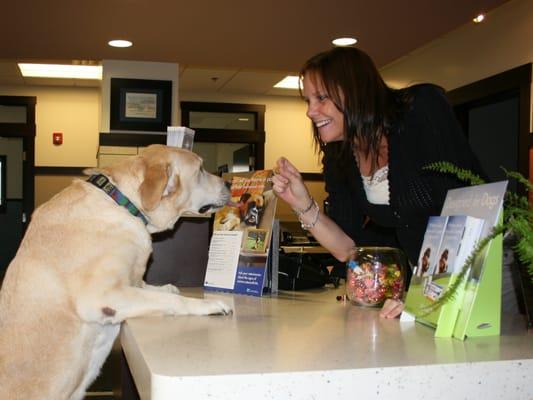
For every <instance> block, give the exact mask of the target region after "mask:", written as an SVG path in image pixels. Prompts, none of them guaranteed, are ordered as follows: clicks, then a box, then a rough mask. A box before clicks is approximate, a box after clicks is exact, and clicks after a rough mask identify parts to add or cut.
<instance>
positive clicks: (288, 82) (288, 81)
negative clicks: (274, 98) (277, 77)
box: [274, 75, 301, 89]
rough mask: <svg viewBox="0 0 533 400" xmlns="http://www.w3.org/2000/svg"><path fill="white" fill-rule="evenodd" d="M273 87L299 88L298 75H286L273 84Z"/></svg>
mask: <svg viewBox="0 0 533 400" xmlns="http://www.w3.org/2000/svg"><path fill="white" fill-rule="evenodd" d="M274 87H275V88H281V89H299V88H300V87H301V84H300V77H299V76H294V75H288V76H286V77H285V78H283V79H282V80H281V81H279V82H278V83H276V84H275V85H274Z"/></svg>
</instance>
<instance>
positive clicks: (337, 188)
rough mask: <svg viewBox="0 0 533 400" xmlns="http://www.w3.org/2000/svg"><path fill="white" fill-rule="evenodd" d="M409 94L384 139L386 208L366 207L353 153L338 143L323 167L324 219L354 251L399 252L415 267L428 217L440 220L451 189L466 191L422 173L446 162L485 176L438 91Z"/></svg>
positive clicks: (424, 88)
mask: <svg viewBox="0 0 533 400" xmlns="http://www.w3.org/2000/svg"><path fill="white" fill-rule="evenodd" d="M409 90H410V91H411V93H410V97H411V98H412V101H411V103H410V105H409V107H408V108H407V111H406V112H405V113H404V115H403V118H401V120H400V121H398V122H397V123H395V124H394V125H393V126H392V129H390V131H389V136H388V142H389V175H388V179H389V195H390V196H389V203H390V204H389V205H375V204H370V203H369V202H368V200H367V198H366V194H365V191H364V187H363V182H362V179H361V174H360V172H359V169H358V168H357V164H356V162H355V158H354V156H353V153H352V152H351V150H349V149H346V150H345V151H341V148H342V146H341V142H333V143H330V144H328V145H326V146H325V147H324V157H323V160H322V161H323V166H324V177H325V182H326V191H327V192H328V194H329V196H328V204H329V205H328V215H329V216H330V217H331V218H332V219H333V220H334V221H335V222H336V223H337V224H338V225H339V226H340V227H341V228H342V229H343V230H344V231H345V232H346V233H347V234H348V235H349V236H350V237H351V238H352V239H353V240H354V241H355V243H356V245H358V246H370V245H374V246H378V245H379V246H384V245H386V246H394V247H399V248H401V249H403V250H404V251H405V253H406V255H407V256H408V258H409V261H410V262H411V264H412V265H414V264H415V263H416V260H417V258H418V255H419V252H420V246H421V245H422V240H423V236H424V232H425V229H426V225H427V221H428V218H429V216H431V215H439V214H440V212H441V209H442V205H443V203H444V199H445V197H446V193H447V191H448V190H449V189H451V188H455V187H460V186H464V185H465V183H464V182H461V181H459V180H457V179H455V178H454V177H452V176H448V175H445V174H442V173H436V172H430V171H426V170H423V167H424V166H426V165H428V164H430V163H433V162H436V161H449V162H452V163H454V164H456V165H458V166H459V167H462V168H467V169H470V170H472V171H474V172H476V173H478V174H481V175H483V174H482V172H481V169H480V167H479V163H478V162H477V159H476V157H475V156H474V154H473V152H472V151H471V149H470V146H469V145H468V142H467V139H466V137H465V135H464V133H463V132H462V130H461V128H460V126H459V123H458V122H457V120H456V118H455V115H454V113H453V109H452V108H451V106H450V104H449V103H448V100H447V98H446V97H445V95H444V93H443V92H442V90H441V89H440V88H438V87H436V86H433V85H429V84H424V85H417V86H414V87H412V88H411V89H409ZM339 153H342V154H341V156H340V157H339Z"/></svg>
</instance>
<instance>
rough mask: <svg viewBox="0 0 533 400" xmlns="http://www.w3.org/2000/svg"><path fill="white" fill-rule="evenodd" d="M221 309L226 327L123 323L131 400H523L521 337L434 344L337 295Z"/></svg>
mask: <svg viewBox="0 0 533 400" xmlns="http://www.w3.org/2000/svg"><path fill="white" fill-rule="evenodd" d="M182 293H183V294H185V295H190V296H194V297H202V296H205V297H209V298H213V297H218V298H222V299H224V300H225V301H227V302H228V303H229V304H231V305H232V306H233V307H234V310H235V311H234V314H233V315H231V316H209V317H196V316H191V317H164V318H139V319H131V320H128V321H127V322H126V323H124V325H123V327H122V332H121V343H122V347H123V350H124V354H125V356H126V359H127V362H128V365H129V368H130V371H131V374H132V376H133V379H134V381H135V385H136V387H137V390H138V392H139V395H140V397H141V399H143V400H145V399H152V400H170V399H172V400H174V399H188V400H194V399H202V400H204V399H231V400H240V399H243V400H244V399H247V400H249V399H291V400H292V399H294V400H297V399H327V400H331V399H342V400H346V399H365V400H368V399H410V400H412V399H417V400H421V399H483V400H488V399H532V398H533V380H532V379H531V377H532V376H533V335H531V334H528V332H527V330H526V328H525V322H524V320H523V318H521V317H520V316H517V317H515V318H511V317H509V316H504V318H503V320H502V325H503V328H502V335H501V336H497V337H485V338H470V339H467V340H466V341H464V342H462V341H459V340H456V339H436V338H434V337H433V333H434V331H433V330H432V329H431V328H428V327H426V326H423V325H420V324H417V323H412V322H400V321H399V320H398V319H394V320H384V319H381V318H379V315H378V312H379V310H378V309H371V308H362V307H357V306H353V305H350V304H345V303H343V302H342V301H337V300H336V296H337V295H338V294H339V293H342V292H340V290H339V289H329V288H325V289H321V290H315V291H306V292H296V293H288V292H284V293H280V294H279V295H278V296H276V297H263V298H256V297H248V296H242V295H231V294H223V293H213V292H206V293H204V292H203V290H201V289H186V290H183V291H182Z"/></svg>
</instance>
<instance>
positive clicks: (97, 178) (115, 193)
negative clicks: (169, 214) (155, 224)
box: [87, 174, 148, 225]
mask: <svg viewBox="0 0 533 400" xmlns="http://www.w3.org/2000/svg"><path fill="white" fill-rule="evenodd" d="M87 182H90V183H92V184H93V185H94V186H96V187H97V188H99V189H102V190H103V191H104V192H105V193H106V194H107V195H108V196H109V197H111V198H112V199H113V200H115V202H116V203H117V204H118V205H119V206H122V207H124V208H125V209H126V210H128V211H129V212H130V214H131V215H134V216H136V217H139V218H140V219H141V220H142V221H143V222H144V224H145V225H148V220H147V219H146V217H145V216H144V214H143V213H142V212H141V210H139V209H138V208H137V207H136V206H135V204H133V203H132V202H131V201H130V199H128V198H127V197H126V196H125V195H124V194H122V192H121V191H120V190H118V188H117V187H116V186H115V185H113V184H112V183H111V182H110V181H109V179H108V178H107V176H105V175H102V174H98V175H91V176H90V177H89V179H87Z"/></svg>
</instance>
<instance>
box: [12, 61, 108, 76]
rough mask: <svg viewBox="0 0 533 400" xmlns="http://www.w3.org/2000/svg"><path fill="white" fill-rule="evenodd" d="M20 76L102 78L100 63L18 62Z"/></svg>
mask: <svg viewBox="0 0 533 400" xmlns="http://www.w3.org/2000/svg"><path fill="white" fill-rule="evenodd" d="M18 66H19V68H20V72H21V73H22V76H25V77H28V78H62V79H98V80H102V66H101V65H68V64H65V65H64V64H27V63H19V64H18Z"/></svg>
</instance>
